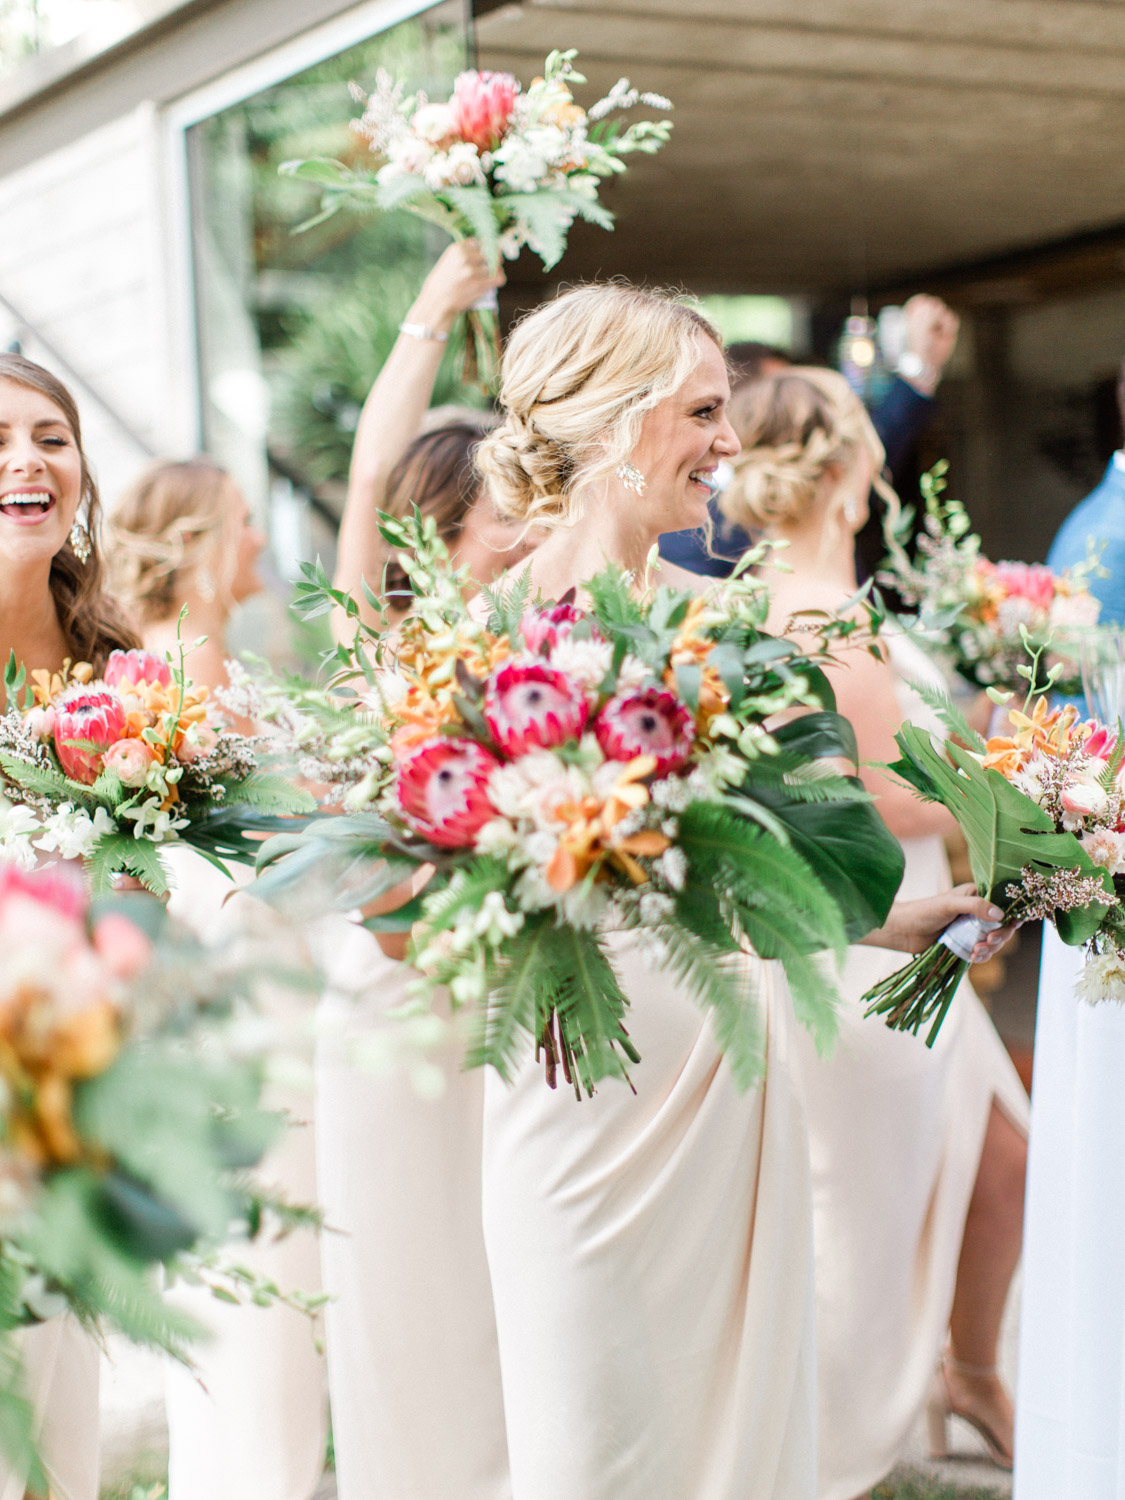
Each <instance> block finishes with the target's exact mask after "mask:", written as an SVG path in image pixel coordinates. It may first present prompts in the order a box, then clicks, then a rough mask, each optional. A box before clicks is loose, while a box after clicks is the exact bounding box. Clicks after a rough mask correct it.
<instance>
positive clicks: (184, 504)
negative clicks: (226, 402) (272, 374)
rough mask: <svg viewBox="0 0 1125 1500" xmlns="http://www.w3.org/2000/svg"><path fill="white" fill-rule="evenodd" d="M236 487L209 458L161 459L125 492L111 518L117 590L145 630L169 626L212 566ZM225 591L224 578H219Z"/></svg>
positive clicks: (218, 559)
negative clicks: (186, 596) (186, 594)
mask: <svg viewBox="0 0 1125 1500" xmlns="http://www.w3.org/2000/svg"><path fill="white" fill-rule="evenodd" d="M239 498H240V495H239V490H238V486H237V485H236V484H235V482H234V480H233V479H232V478H231V477H230V475H229V474H228V473H227V471H226V470H225V469H221V468H220V467H219V465H218V464H215V463H212V462H211V460H210V459H207V458H192V459H188V460H186V461H184V462H173V461H171V460H161V461H160V462H158V463H154V464H152V465H150V466H149V468H147V469H146V470H145V471H144V472H143V473H142V474H141V475H140V477H139V478H137V479H135V480H134V481H133V483H132V484H131V485H129V487H128V489H126V490H125V491H124V493H123V494H122V496H121V498H120V500H119V501H118V503H117V505H116V506H115V507H114V510H113V515H112V517H111V518H110V528H109V529H110V535H111V538H112V541H113V548H112V561H111V568H112V573H113V581H114V585H115V587H116V588H117V590H118V592H119V593H120V594H121V595H122V596H123V597H124V598H125V599H126V600H127V601H128V603H129V606H130V608H131V609H132V610H133V612H134V613H135V614H136V616H137V618H138V619H139V620H140V621H141V623H142V624H145V625H149V624H152V623H153V622H154V621H157V620H167V619H168V618H170V616H171V615H173V614H174V613H175V610H176V604H177V600H179V599H180V598H181V597H182V595H183V593H184V590H185V589H186V587H187V586H188V584H189V583H191V582H192V581H195V582H196V583H197V585H198V580H199V578H200V576H201V574H202V573H203V572H204V570H205V569H206V568H207V567H208V565H209V564H210V565H211V566H212V567H214V568H215V569H216V571H218V570H219V569H221V567H222V544H223V538H224V533H225V532H226V530H227V527H228V526H229V524H230V517H231V515H232V513H233V511H234V507H235V506H236V505H237V503H238V501H239ZM216 585H217V586H218V587H221V586H222V579H221V578H217V579H216Z"/></svg>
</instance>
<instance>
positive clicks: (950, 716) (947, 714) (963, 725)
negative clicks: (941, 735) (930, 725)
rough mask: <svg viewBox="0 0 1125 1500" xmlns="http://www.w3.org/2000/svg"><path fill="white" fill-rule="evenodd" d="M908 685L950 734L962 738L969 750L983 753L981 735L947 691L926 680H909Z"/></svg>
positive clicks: (983, 745)
mask: <svg viewBox="0 0 1125 1500" xmlns="http://www.w3.org/2000/svg"><path fill="white" fill-rule="evenodd" d="M908 685H909V687H910V688H911V690H912V691H913V692H915V693H917V694H918V696H919V698H921V700H922V702H923V703H925V704H926V706H927V707H928V708H932V709H933V711H934V712H935V713H936V714H937V716H938V718H939V719H940V720H941V722H942V723H943V724H944V725H945V728H946V729H947V730H948V732H949V733H950V734H952V735H956V737H957V738H958V739H959V740H963V741H964V743H965V744H966V745H967V746H968V747H969V749H970V750H975V751H976V752H977V753H978V754H983V753H984V749H985V743H984V738H983V736H982V735H980V734H978V733H977V731H976V730H975V729H974V728H973V726H972V725H971V724H970V723H969V721H968V719H966V718H965V715H964V714H963V713H962V712H961V710H960V709H959V708H958V707H957V705H956V704H955V703H954V701H953V699H952V698H951V697H950V696H949V694H948V693H946V692H944V691H943V690H942V689H941V688H938V687H934V686H933V685H932V684H931V683H928V682H913V681H910V682H909V683H908Z"/></svg>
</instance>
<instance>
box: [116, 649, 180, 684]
mask: <svg viewBox="0 0 1125 1500" xmlns="http://www.w3.org/2000/svg"><path fill="white" fill-rule="evenodd" d="M104 681H105V685H106V687H117V686H118V685H119V684H120V683H122V682H131V683H132V684H133V686H134V687H139V686H140V684H141V683H142V682H152V683H157V684H159V685H160V686H161V687H171V686H172V669H171V667H170V666H169V665H168V663H167V661H166V660H165V658H164V657H163V656H156V655H154V654H153V653H152V652H151V651H111V652H110V656H109V661H108V662H107V663H106V669H105V678H104Z"/></svg>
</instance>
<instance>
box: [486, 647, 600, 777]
mask: <svg viewBox="0 0 1125 1500" xmlns="http://www.w3.org/2000/svg"><path fill="white" fill-rule="evenodd" d="M589 715H590V708H589V704H588V703H587V702H586V694H585V693H584V692H583V690H582V688H581V686H580V685H579V684H578V683H576V682H571V680H570V678H569V677H567V676H566V674H565V673H563V672H558V671H556V670H555V668H554V667H549V666H548V665H547V663H546V662H542V661H536V660H534V659H533V658H530V659H529V658H528V657H522V658H519V659H517V660H516V661H510V662H507V663H505V665H504V666H502V667H501V668H500V669H499V670H498V671H496V672H494V673H493V674H492V676H491V677H490V678H489V680H488V682H487V684H486V686H485V690H484V717H485V719H486V720H487V722H488V727H489V729H491V731H492V733H493V736H494V738H495V740H496V743H497V744H498V745H499V746H500V748H501V749H502V750H504V751H505V752H506V753H507V754H508V755H526V754H527V752H528V751H529V750H550V749H552V748H553V747H554V746H555V745H564V744H566V742H567V740H576V739H577V738H578V737H579V735H581V733H582V731H583V730H584V729H585V728H586V720H587V719H588V718H589Z"/></svg>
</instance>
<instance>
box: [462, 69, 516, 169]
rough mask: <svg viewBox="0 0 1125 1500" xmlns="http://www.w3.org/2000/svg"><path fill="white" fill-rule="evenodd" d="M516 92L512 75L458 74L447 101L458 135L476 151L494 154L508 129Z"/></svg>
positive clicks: (487, 73) (489, 73)
mask: <svg viewBox="0 0 1125 1500" xmlns="http://www.w3.org/2000/svg"><path fill="white" fill-rule="evenodd" d="M519 91H520V86H519V84H518V83H517V82H516V80H515V79H514V78H513V77H512V75H511V73H491V72H484V73H477V72H468V73H461V74H459V75H458V77H457V81H456V82H455V83H454V85H453V97H452V99H450V101H449V104H450V108H451V109H452V110H453V119H454V122H455V124H456V127H457V134H458V135H459V136H460V137H461V139H462V140H463V141H471V142H472V144H473V145H474V146H475V147H476V148H477V150H478V151H495V149H496V147H497V146H498V145H499V144H500V140H501V137H502V136H503V135H504V134H505V132H506V131H507V129H508V122H509V121H510V120H511V118H512V110H513V109H514V108H515V103H516V95H517V94H518V93H519Z"/></svg>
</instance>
